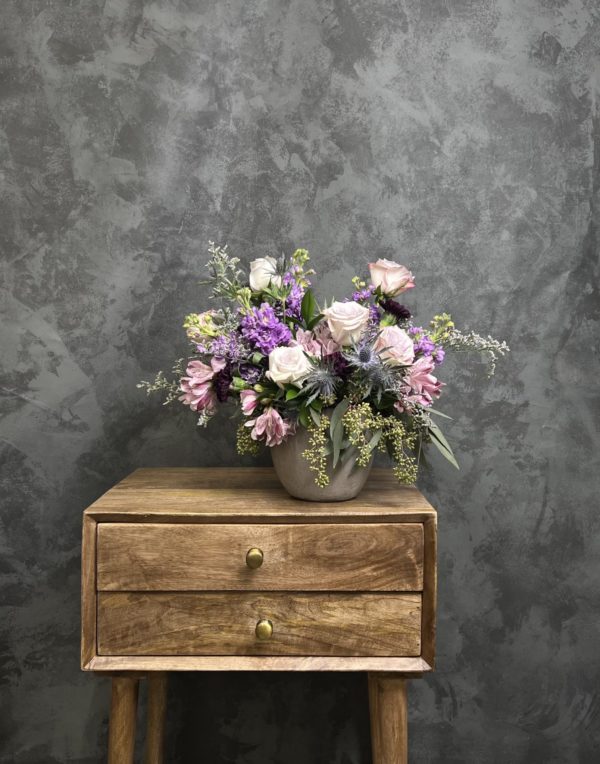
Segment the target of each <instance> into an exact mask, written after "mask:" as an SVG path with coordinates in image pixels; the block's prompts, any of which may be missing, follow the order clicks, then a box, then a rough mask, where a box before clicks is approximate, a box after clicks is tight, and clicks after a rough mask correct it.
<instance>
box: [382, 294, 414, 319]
mask: <svg viewBox="0 0 600 764" xmlns="http://www.w3.org/2000/svg"><path fill="white" fill-rule="evenodd" d="M379 304H380V305H381V307H382V308H383V309H384V310H385V311H386V313H390V314H391V315H392V316H394V317H395V318H397V319H398V320H399V321H407V320H408V319H409V318H410V316H411V312H410V310H409V309H408V308H407V307H406V305H401V304H400V303H399V302H396V300H390V299H386V300H381V302H380V303H379Z"/></svg>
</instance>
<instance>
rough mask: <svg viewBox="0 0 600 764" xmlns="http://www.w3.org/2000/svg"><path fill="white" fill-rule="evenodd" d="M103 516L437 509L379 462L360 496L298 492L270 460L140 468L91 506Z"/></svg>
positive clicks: (200, 518)
mask: <svg viewBox="0 0 600 764" xmlns="http://www.w3.org/2000/svg"><path fill="white" fill-rule="evenodd" d="M86 512H87V514H89V515H91V516H92V517H94V518H96V519H97V520H98V521H105V522H106V521H118V522H152V523H159V522H166V523H175V522H181V523H187V522H190V521H193V522H197V523H212V522H221V523H223V522H228V523H249V522H252V523H260V522H277V523H298V522H302V523H323V522H324V523H344V522H355V523H366V522H423V521H424V520H426V519H427V518H430V517H434V516H435V510H434V509H433V507H432V506H431V505H430V504H429V503H428V502H427V501H426V499H425V498H424V497H423V496H422V494H421V493H419V491H418V490H417V489H416V488H413V487H407V486H399V485H398V483H397V482H396V481H395V479H394V477H393V475H392V473H391V470H380V469H375V470H373V471H372V473H371V477H370V479H369V482H368V483H367V485H366V487H365V488H364V489H363V491H362V492H361V493H360V494H359V496H358V497H357V498H356V499H352V500H351V501H345V502H339V503H338V502H333V503H327V502H311V501H300V500H299V499H293V498H292V497H291V496H289V495H288V494H287V493H286V492H285V490H284V489H283V488H282V487H281V485H280V484H279V482H278V480H277V478H276V476H275V473H274V471H273V470H272V469H270V468H253V469H247V468H239V469H233V468H226V467H220V468H219V467H215V468H208V467H205V468H200V467H183V468H167V467H163V468H148V469H140V470H136V471H135V472H134V473H133V474H132V475H130V476H129V477H128V478H126V479H125V480H123V481H122V482H121V483H118V484H117V485H116V486H115V487H114V488H112V489H111V490H110V491H108V492H107V493H105V494H104V496H101V497H100V498H99V499H98V500H97V501H96V502H94V503H93V504H92V505H91V506H90V507H89V508H88V509H87V510H86Z"/></svg>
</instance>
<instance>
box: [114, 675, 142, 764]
mask: <svg viewBox="0 0 600 764" xmlns="http://www.w3.org/2000/svg"><path fill="white" fill-rule="evenodd" d="M138 685H139V680H138V678H137V677H128V676H115V677H113V680H112V698H111V703H110V722H109V725H108V764H133V752H134V748H135V720H136V715H137V699H138Z"/></svg>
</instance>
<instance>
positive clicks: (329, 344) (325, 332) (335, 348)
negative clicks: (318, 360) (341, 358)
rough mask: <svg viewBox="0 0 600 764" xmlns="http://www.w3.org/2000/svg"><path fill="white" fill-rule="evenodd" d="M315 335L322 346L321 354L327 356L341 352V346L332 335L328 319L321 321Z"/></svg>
mask: <svg viewBox="0 0 600 764" xmlns="http://www.w3.org/2000/svg"><path fill="white" fill-rule="evenodd" d="M314 335H315V338H316V340H317V342H318V343H319V345H320V346H321V353H320V355H323V357H325V356H328V355H333V354H334V353H338V352H339V350H340V346H339V345H338V343H337V342H336V341H335V340H334V339H333V337H332V335H331V330H330V329H329V326H327V322H326V321H321V323H320V324H317V326H316V327H315V331H314Z"/></svg>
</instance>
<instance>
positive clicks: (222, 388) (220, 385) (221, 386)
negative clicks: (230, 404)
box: [213, 366, 233, 403]
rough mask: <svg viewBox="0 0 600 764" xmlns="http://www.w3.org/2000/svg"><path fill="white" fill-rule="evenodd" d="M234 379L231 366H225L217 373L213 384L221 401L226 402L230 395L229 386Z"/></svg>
mask: <svg viewBox="0 0 600 764" xmlns="http://www.w3.org/2000/svg"><path fill="white" fill-rule="evenodd" d="M232 379H233V376H232V374H231V368H230V367H229V366H225V367H224V368H223V369H221V371H218V372H217V373H216V374H215V377H214V382H213V385H214V387H215V393H216V395H217V400H218V401H219V403H225V401H226V400H227V398H228V397H229V386H230V385H231V380H232Z"/></svg>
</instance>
